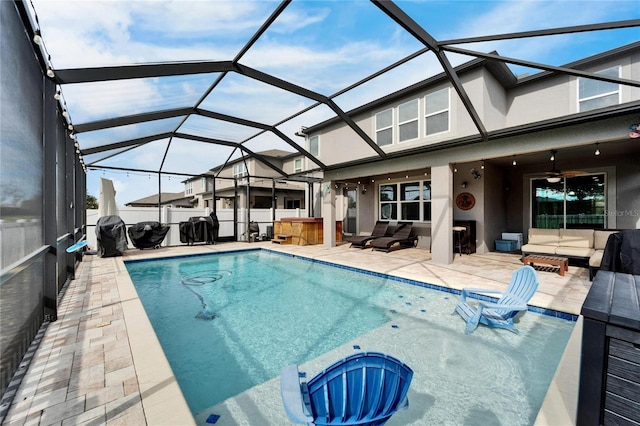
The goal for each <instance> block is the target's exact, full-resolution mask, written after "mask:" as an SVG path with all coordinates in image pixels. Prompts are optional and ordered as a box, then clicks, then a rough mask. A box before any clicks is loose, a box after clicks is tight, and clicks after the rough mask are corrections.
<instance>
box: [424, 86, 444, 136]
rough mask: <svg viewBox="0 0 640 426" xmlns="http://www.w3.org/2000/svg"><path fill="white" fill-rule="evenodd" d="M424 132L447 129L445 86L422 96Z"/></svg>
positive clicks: (432, 133) (437, 131)
mask: <svg viewBox="0 0 640 426" xmlns="http://www.w3.org/2000/svg"><path fill="white" fill-rule="evenodd" d="M424 111H425V120H424V128H425V130H424V134H425V135H426V136H429V135H435V134H436V133H442V132H447V131H449V88H448V87H445V88H444V89H440V90H438V91H435V92H433V93H429V94H427V95H426V96H425V97H424Z"/></svg>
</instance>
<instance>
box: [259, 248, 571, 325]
mask: <svg viewBox="0 0 640 426" xmlns="http://www.w3.org/2000/svg"><path fill="white" fill-rule="evenodd" d="M259 250H264V251H267V252H269V253H275V254H278V255H281V256H285V257H291V258H296V259H300V260H304V261H307V262H312V263H318V264H321V265H325V266H331V267H334V268H338V269H345V270H347V271H352V272H358V273H361V274H365V275H370V276H374V277H377V278H384V279H388V280H390V281H395V282H399V283H402V284H409V285H414V286H417V287H422V288H427V289H431V290H436V291H441V292H443V293H449V294H453V295H456V296H459V295H460V294H461V291H460V290H458V289H455V288H450V287H444V286H441V285H437V284H431V283H425V282H422V281H417V280H412V279H409V278H402V277H396V276H394V275H389V274H385V273H382V272H374V271H368V270H366V269H361V268H355V267H353V266H347V265H341V264H339V263H332V262H328V261H326V260H320V259H313V258H310V257H305V256H301V255H296V254H291V253H283V252H279V251H273V250H269V249H265V248H261V249H259ZM469 298H472V299H477V300H481V301H484V302H490V303H496V302H497V301H498V298H496V297H491V296H486V295H482V294H475V293H474V294H471V295H469ZM527 311H529V312H534V313H536V314H541V315H546V316H550V317H554V318H561V319H565V320H569V321H573V322H576V321H577V320H578V315H573V314H570V313H567V312H562V311H557V310H555V309H549V308H541V307H539V306H533V305H527Z"/></svg>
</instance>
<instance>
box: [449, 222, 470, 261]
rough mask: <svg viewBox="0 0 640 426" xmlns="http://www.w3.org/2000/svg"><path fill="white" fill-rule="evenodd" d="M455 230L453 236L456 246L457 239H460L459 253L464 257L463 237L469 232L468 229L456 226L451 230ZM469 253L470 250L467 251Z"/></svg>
mask: <svg viewBox="0 0 640 426" xmlns="http://www.w3.org/2000/svg"><path fill="white" fill-rule="evenodd" d="M451 229H452V230H453V236H454V244H455V239H456V238H457V239H458V253H460V256H462V237H463V236H464V233H465V232H466V231H467V228H466V227H465V226H454V227H453V228H451ZM467 252H468V250H467ZM467 254H469V253H467Z"/></svg>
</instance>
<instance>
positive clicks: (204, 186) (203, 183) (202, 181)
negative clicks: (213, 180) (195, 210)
mask: <svg viewBox="0 0 640 426" xmlns="http://www.w3.org/2000/svg"><path fill="white" fill-rule="evenodd" d="M206 190H207V178H206V177H201V178H200V191H202V192H205V191H206Z"/></svg>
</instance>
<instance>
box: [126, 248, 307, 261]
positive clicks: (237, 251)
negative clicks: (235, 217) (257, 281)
mask: <svg viewBox="0 0 640 426" xmlns="http://www.w3.org/2000/svg"><path fill="white" fill-rule="evenodd" d="M260 250H265V249H262V248H259V247H256V248H245V249H231V250H226V251H221V252H215V251H212V252H207V253H195V254H178V255H175V256H163V257H152V258H148V259H128V260H124V263H125V265H126V264H127V263H140V262H162V261H164V260H167V259H182V258H193V257H203V256H224V255H227V254H231V253H233V254H237V253H243V252H251V251H260ZM266 251H271V250H266ZM273 253H277V252H273ZM289 256H291V255H289ZM294 257H295V256H294Z"/></svg>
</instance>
